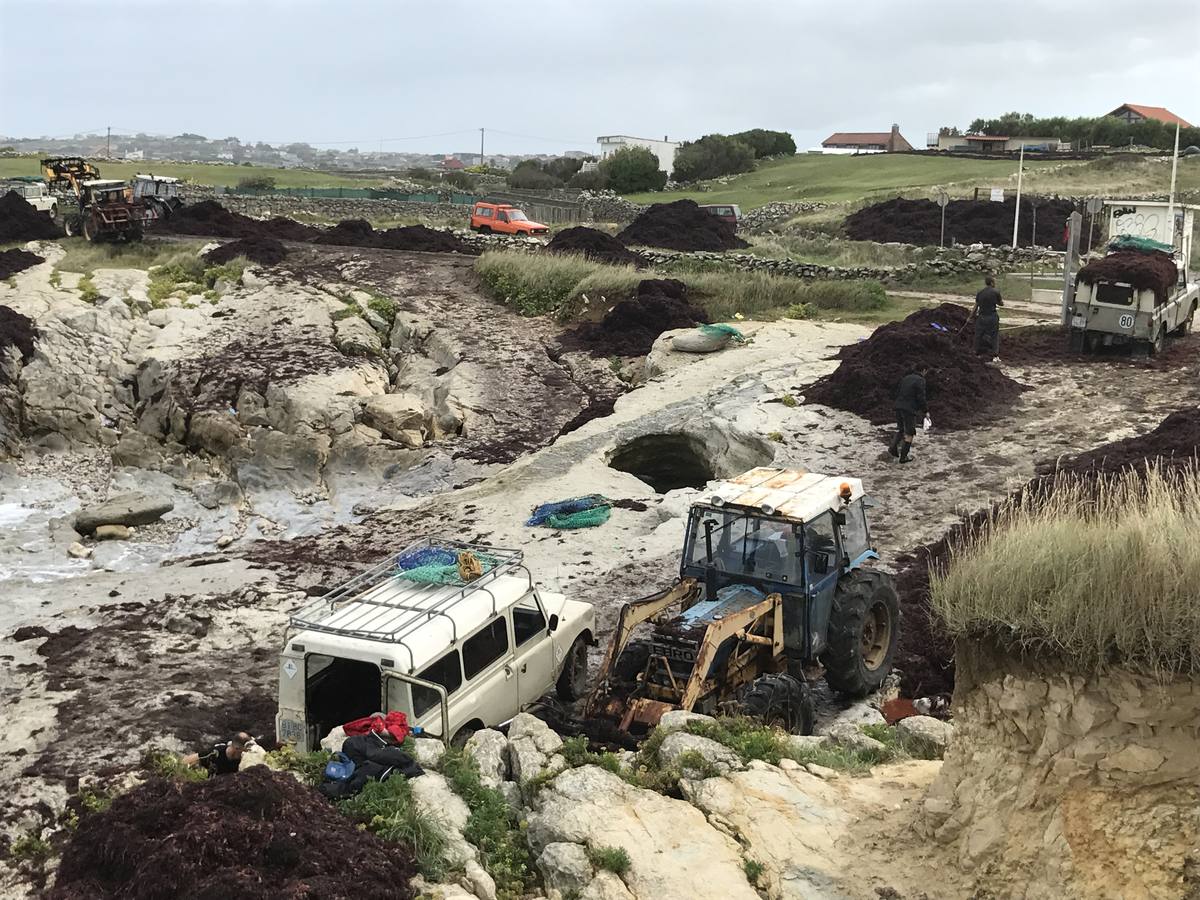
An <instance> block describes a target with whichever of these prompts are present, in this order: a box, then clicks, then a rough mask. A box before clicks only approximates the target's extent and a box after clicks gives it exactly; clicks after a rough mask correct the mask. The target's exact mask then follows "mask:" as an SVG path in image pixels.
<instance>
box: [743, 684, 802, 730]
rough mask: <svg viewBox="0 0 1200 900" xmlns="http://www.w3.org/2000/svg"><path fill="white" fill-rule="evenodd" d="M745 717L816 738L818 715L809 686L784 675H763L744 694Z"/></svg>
mask: <svg viewBox="0 0 1200 900" xmlns="http://www.w3.org/2000/svg"><path fill="white" fill-rule="evenodd" d="M739 705H740V707H741V713H742V715H744V716H749V717H750V718H752V719H758V720H759V721H760V722H762V723H763V724H765V725H778V726H779V727H781V728H783V729H784V730H786V731H787V732H788V733H789V734H812V731H813V726H814V725H815V724H816V711H815V709H814V707H813V699H812V694H811V693H810V692H809V690H808V683H807V682H806V681H803V680H802V679H799V678H793V677H792V676H791V675H784V674H783V673H781V672H779V673H774V674H771V675H760V676H759V677H758V678H756V679H754V681H752V682H750V684H749V686H748V687H747V688H746V689H745V691H743V693H742V696H741V699H740V701H739Z"/></svg>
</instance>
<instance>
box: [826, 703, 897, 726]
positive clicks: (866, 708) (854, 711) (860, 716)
mask: <svg viewBox="0 0 1200 900" xmlns="http://www.w3.org/2000/svg"><path fill="white" fill-rule="evenodd" d="M886 724H887V719H885V718H884V717H883V713H881V712H880V711H879V710H877V709H876V708H875V707H873V706H871V705H870V704H869V703H867V702H866V701H862V700H860V701H859V702H857V703H855V704H853V705H852V706H850V707H847V708H846V709H843V710H840V711H839V712H838V713H837V714H836V715H834V716H833V717H832V718H830V719H827V720H826V721H825V722H824V724H823V725H822V726H821V727H820V728H819V729H818V731H821V732H824V733H829V732H830V731H832V730H833V729H834V728H836V727H837V726H839V725H886Z"/></svg>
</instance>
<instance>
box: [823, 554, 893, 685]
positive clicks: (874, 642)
mask: <svg viewBox="0 0 1200 900" xmlns="http://www.w3.org/2000/svg"><path fill="white" fill-rule="evenodd" d="M899 640H900V598H899V596H898V595H897V594H896V588H895V585H893V584H892V579H891V576H889V575H885V574H884V573H883V572H875V571H871V570H867V569H858V570H856V571H854V572H852V573H850V574H849V575H847V576H846V577H845V578H843V579H842V580H841V581H840V582H838V586H837V591H836V593H835V594H834V596H833V612H832V613H831V614H830V617H829V643H828V646H826V648H825V652H824V653H822V654H821V664H822V665H824V666H825V681H826V683H827V684H828V685H829V686H830V687H831V688H833V689H834V690H835V691H838V692H839V693H842V694H848V695H850V696H851V697H865V696H866V695H867V694H869V693H871V692H872V691H876V690H879V687H880V685H882V684H883V681H884V679H885V678H887V677H888V674H889V673H891V671H892V661H893V659H894V658H895V656H896V645H897V644H898V643H899Z"/></svg>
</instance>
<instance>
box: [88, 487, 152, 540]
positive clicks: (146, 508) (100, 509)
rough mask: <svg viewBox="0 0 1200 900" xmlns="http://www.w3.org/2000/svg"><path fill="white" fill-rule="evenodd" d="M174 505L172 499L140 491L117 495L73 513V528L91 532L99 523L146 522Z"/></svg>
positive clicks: (139, 523)
mask: <svg viewBox="0 0 1200 900" xmlns="http://www.w3.org/2000/svg"><path fill="white" fill-rule="evenodd" d="M174 508H175V501H174V500H172V499H171V498H170V497H160V496H155V495H153V494H143V493H140V492H134V493H128V494H120V495H119V496H116V497H113V498H111V499H109V500H106V501H104V502H103V503H101V504H99V505H97V506H90V507H88V508H87V509H83V510H80V511H79V513H78V514H76V516H75V530H76V531H78V532H80V533H81V534H91V533H92V532H93V531H95V530H96V529H97V528H99V527H100V526H101V525H149V524H151V523H153V522H157V521H158V520H159V519H161V518H162V517H163V516H164V515H165V514H166V513H169V512H170V511H171V510H173V509H174Z"/></svg>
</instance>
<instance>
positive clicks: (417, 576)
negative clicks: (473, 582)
mask: <svg viewBox="0 0 1200 900" xmlns="http://www.w3.org/2000/svg"><path fill="white" fill-rule="evenodd" d="M462 555H463V554H462V552H460V551H455V550H448V549H446V548H444V547H418V548H417V549H415V550H411V551H409V552H407V553H402V554H400V556H398V557H397V558H396V568H397V569H399V570H400V571H399V572H398V573H397V574H398V575H399V576H400V577H401V578H403V579H405V580H407V581H415V582H418V583H419V584H450V585H459V586H461V585H465V584H467V583H468V582H467V581H466V580H465V579H464V578H463V577H462V573H461V572H460V571H459V557H460V556H462ZM471 555H472V556H474V557H475V559H476V560H478V561H479V565H480V566H481V567H482V569H483V572H484V573H485V574H486V573H487V572H490V571H491V570H492V569H494V568H496V566H497V565H498V564H499V560H497V559H496V557H494V556H491V555H489V554H487V553H472V554H471Z"/></svg>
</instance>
